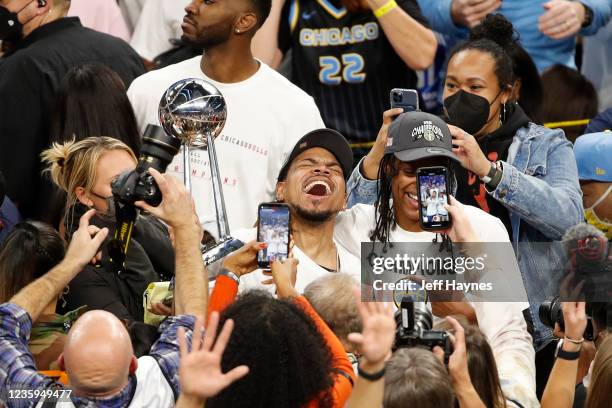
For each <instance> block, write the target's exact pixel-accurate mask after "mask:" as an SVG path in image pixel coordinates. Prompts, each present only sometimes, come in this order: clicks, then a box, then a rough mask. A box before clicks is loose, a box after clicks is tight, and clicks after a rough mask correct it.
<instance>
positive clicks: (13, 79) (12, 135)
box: [0, 17, 145, 219]
mask: <svg viewBox="0 0 612 408" xmlns="http://www.w3.org/2000/svg"><path fill="white" fill-rule="evenodd" d="M86 63H88V64H91V63H100V64H104V65H107V66H108V67H110V68H111V69H113V70H115V71H116V72H117V74H119V76H120V77H121V78H122V79H123V81H124V82H125V85H126V87H128V86H129V85H130V83H131V82H132V81H133V80H134V79H135V78H137V77H138V76H140V75H142V74H144V73H145V69H144V65H143V63H142V60H141V58H140V57H139V56H138V54H137V53H136V52H135V51H134V50H133V49H132V48H131V47H130V46H129V45H128V44H127V43H126V42H125V41H123V40H121V39H119V38H116V37H112V36H110V35H107V34H103V33H100V32H97V31H94V30H90V29H89V28H85V27H83V26H82V25H81V22H80V20H79V19H78V18H77V17H70V18H62V19H59V20H56V21H52V22H50V23H48V24H45V25H43V26H41V27H40V28H38V29H36V30H34V31H33V32H32V33H30V35H28V36H27V37H26V38H24V39H23V40H22V41H20V42H19V43H18V44H17V45H16V47H15V49H14V50H13V51H12V52H11V53H10V54H8V55H6V56H4V57H2V58H1V59H0V171H2V172H3V173H4V176H5V177H6V180H7V189H6V191H7V195H8V196H9V197H10V198H11V199H12V200H13V202H15V203H16V204H17V206H18V207H19V210H20V211H21V214H22V215H23V216H24V217H26V218H36V219H41V217H42V215H44V213H45V212H46V209H47V204H48V199H49V196H50V194H49V192H50V191H51V189H50V187H49V186H50V185H49V183H43V182H42V180H41V177H40V172H41V170H42V168H41V163H40V153H41V151H42V150H44V149H46V148H47V147H48V146H49V140H50V135H49V132H50V130H49V129H50V123H51V113H52V111H53V107H54V105H55V103H56V101H55V100H56V95H57V90H58V88H59V85H60V82H61V80H62V79H63V78H64V76H65V75H66V73H67V72H68V71H69V70H70V69H71V68H73V67H75V66H77V65H81V64H86ZM92 103H93V104H95V101H92Z"/></svg>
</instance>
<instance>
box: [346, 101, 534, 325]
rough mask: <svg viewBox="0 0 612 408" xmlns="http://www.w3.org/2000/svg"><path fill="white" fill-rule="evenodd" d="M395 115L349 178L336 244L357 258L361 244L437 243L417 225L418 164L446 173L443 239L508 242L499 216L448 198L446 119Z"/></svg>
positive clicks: (463, 307)
mask: <svg viewBox="0 0 612 408" xmlns="http://www.w3.org/2000/svg"><path fill="white" fill-rule="evenodd" d="M399 113H401V110H398V109H392V110H389V111H387V112H385V114H384V116H383V126H382V127H381V130H380V133H379V136H378V139H377V141H376V144H375V146H374V147H373V148H372V150H371V151H370V153H369V154H368V155H367V156H366V157H365V158H364V159H362V161H361V162H360V163H359V166H358V167H357V168H355V170H354V171H353V174H352V175H351V178H350V179H349V182H348V184H347V190H348V191H349V199H348V203H349V207H351V209H350V210H349V211H344V212H342V213H340V215H339V216H338V217H337V219H336V228H335V231H334V235H335V237H336V239H337V240H338V242H341V243H342V244H343V245H344V246H345V247H346V248H347V249H348V250H349V251H350V252H352V253H354V254H355V255H357V256H359V255H360V254H361V243H362V242H368V241H375V242H383V243H387V242H411V243H413V242H432V241H437V240H438V239H439V237H438V234H436V233H433V232H429V231H424V230H423V229H422V228H421V225H420V223H419V217H420V215H419V199H418V194H419V192H418V191H417V178H416V174H417V170H418V169H419V168H421V167H431V166H443V167H445V168H446V169H447V172H448V174H449V184H450V186H449V192H448V197H449V204H446V205H444V209H445V210H447V211H448V213H449V214H450V215H451V218H452V226H451V228H450V229H449V230H447V231H442V232H441V233H439V234H442V235H444V237H443V238H444V239H450V240H451V241H452V242H508V241H509V238H508V233H507V232H506V229H505V228H504V225H503V223H502V222H501V221H500V220H499V219H497V218H495V217H493V216H491V215H489V214H487V213H485V212H484V211H482V210H480V209H478V208H476V207H472V206H468V205H463V204H461V203H459V202H458V201H457V200H456V199H455V198H454V197H453V196H452V194H454V186H455V184H456V182H455V176H454V174H453V171H452V166H451V161H458V158H457V157H456V156H455V154H454V153H453V151H452V137H451V133H450V130H449V128H448V126H447V125H446V123H444V121H442V120H441V119H440V118H438V117H436V116H434V115H430V114H427V113H424V112H420V111H417V112H407V113H403V114H401V115H400V116H398V117H397V118H396V119H395V120H393V117H394V116H396V115H398V114H399ZM372 204H373V205H372ZM475 226H478V228H476V229H475V228H473V227H475ZM519 279H520V278H519ZM517 297H520V296H517ZM519 305H520V306H519ZM451 307H452V308H453V309H452V310H451V309H450V308H451ZM522 307H523V304H522V303H521V304H517V308H522ZM525 307H526V305H525ZM457 308H458V309H457ZM521 310H522V309H521ZM436 311H438V312H440V313H443V314H448V313H462V314H465V315H466V316H467V317H468V318H472V319H473V318H475V315H474V314H473V310H471V308H470V307H468V305H467V304H452V305H451V304H441V303H440V304H437V305H434V313H436ZM519 315H520V313H519Z"/></svg>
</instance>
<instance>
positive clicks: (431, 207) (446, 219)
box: [417, 166, 452, 231]
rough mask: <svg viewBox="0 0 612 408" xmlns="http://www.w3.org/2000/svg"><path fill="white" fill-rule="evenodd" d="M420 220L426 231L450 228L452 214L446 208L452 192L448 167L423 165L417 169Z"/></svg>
mask: <svg viewBox="0 0 612 408" xmlns="http://www.w3.org/2000/svg"><path fill="white" fill-rule="evenodd" d="M417 189H418V191H417V195H418V198H419V220H420V224H421V228H422V229H423V230H424V231H440V230H445V229H448V228H450V226H451V222H452V220H451V216H450V214H449V213H448V211H447V210H446V208H444V204H448V194H450V189H449V183H448V170H447V169H446V167H442V166H435V167H421V168H419V169H418V170H417Z"/></svg>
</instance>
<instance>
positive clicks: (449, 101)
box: [444, 89, 502, 135]
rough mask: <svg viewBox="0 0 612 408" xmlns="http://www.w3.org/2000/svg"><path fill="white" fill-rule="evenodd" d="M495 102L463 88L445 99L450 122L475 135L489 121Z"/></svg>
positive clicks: (445, 107)
mask: <svg viewBox="0 0 612 408" xmlns="http://www.w3.org/2000/svg"><path fill="white" fill-rule="evenodd" d="M501 92H502V91H500V92H499V93H498V94H497V96H496V97H495V99H493V102H495V100H497V98H498V97H499V95H500V94H501ZM493 102H491V103H489V101H488V100H487V98H484V97H482V96H480V95H475V94H472V93H469V92H465V91H464V90H463V89H461V90H459V92H456V93H455V94H454V95H451V96H449V97H448V98H446V99H445V100H444V110H445V111H446V116H447V117H448V119H449V121H448V123H449V124H451V125H454V126H457V127H458V128H461V129H462V130H464V131H466V132H467V133H469V134H470V135H474V134H476V133H478V131H479V130H480V129H482V128H483V127H484V126H485V125H486V124H487V123H488V122H489V114H490V113H491V104H493Z"/></svg>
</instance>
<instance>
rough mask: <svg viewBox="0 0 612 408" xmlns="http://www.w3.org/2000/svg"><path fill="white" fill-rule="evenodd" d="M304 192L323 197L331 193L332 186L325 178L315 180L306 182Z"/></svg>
mask: <svg viewBox="0 0 612 408" xmlns="http://www.w3.org/2000/svg"><path fill="white" fill-rule="evenodd" d="M304 192H305V193H306V194H309V195H313V196H319V197H324V196H329V195H331V193H332V188H331V186H330V184H329V182H327V181H325V180H315V181H311V182H310V183H308V184H306V186H305V187H304Z"/></svg>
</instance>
